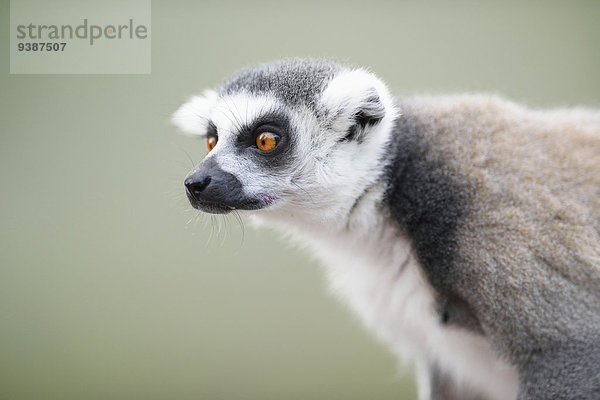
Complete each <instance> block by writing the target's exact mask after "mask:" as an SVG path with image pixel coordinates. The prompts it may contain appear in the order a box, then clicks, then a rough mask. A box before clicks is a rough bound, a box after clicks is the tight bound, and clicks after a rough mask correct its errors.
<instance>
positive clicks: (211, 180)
mask: <svg viewBox="0 0 600 400" xmlns="http://www.w3.org/2000/svg"><path fill="white" fill-rule="evenodd" d="M184 186H185V192H186V194H187V196H188V199H189V200H190V203H191V204H192V206H193V207H194V208H197V209H199V210H202V211H205V212H209V213H213V214H224V213H228V212H230V211H232V210H236V209H241V210H256V209H259V208H261V204H260V201H259V200H257V199H252V198H250V197H248V196H247V195H246V194H245V193H244V188H243V185H242V183H241V182H240V181H239V180H238V178H236V177H235V175H233V174H231V173H229V172H227V171H224V170H222V169H221V168H219V167H218V166H216V165H214V163H209V164H207V165H204V166H203V165H202V164H200V166H198V168H196V169H195V170H194V171H193V172H192V173H191V174H190V175H188V177H187V178H186V179H185V181H184Z"/></svg>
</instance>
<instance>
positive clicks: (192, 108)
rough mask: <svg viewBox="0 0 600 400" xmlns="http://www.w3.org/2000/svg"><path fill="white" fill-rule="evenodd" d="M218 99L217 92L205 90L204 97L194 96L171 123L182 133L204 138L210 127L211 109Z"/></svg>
mask: <svg viewBox="0 0 600 400" xmlns="http://www.w3.org/2000/svg"><path fill="white" fill-rule="evenodd" d="M216 99H217V92H215V91H214V90H205V91H204V92H203V93H202V96H193V97H191V98H190V99H189V100H188V101H187V102H186V103H184V104H183V105H182V106H181V107H179V109H178V110H177V111H175V113H174V114H173V116H172V117H171V122H173V124H174V125H175V126H177V127H178V128H179V129H181V131H182V132H184V133H187V134H189V135H194V136H204V135H205V134H206V128H207V127H208V117H209V113H210V109H211V108H212V106H213V105H214V103H215V101H216Z"/></svg>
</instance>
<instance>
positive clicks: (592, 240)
mask: <svg viewBox="0 0 600 400" xmlns="http://www.w3.org/2000/svg"><path fill="white" fill-rule="evenodd" d="M173 121H174V123H175V124H176V125H178V126H179V127H180V128H181V129H182V130H183V131H185V132H188V133H191V134H194V135H200V136H202V137H206V138H207V145H208V148H209V153H208V154H207V156H206V157H205V159H204V160H203V161H202V162H201V163H200V164H199V165H198V166H197V167H196V168H195V169H194V170H193V171H192V172H190V174H189V175H188V176H187V177H186V180H185V186H186V193H187V195H188V197H189V199H190V202H191V204H192V205H193V206H194V207H195V208H198V209H200V210H202V211H205V212H210V213H227V212H230V211H232V210H240V211H241V212H243V213H247V214H249V215H251V217H252V218H254V219H256V220H258V221H259V222H261V223H264V224H269V225H272V226H275V227H277V228H279V229H282V230H283V231H284V232H287V233H290V235H291V236H292V237H293V238H295V239H296V240H298V241H300V242H302V243H303V244H306V245H307V246H308V247H310V248H311V249H312V250H313V251H314V252H315V254H316V255H317V256H318V257H319V258H320V259H321V260H322V261H323V263H324V265H325V266H326V270H327V272H328V275H329V278H330V279H329V281H330V282H331V286H332V288H333V289H334V290H335V291H336V292H337V293H339V294H340V296H341V297H342V298H344V299H345V300H346V301H347V302H349V304H350V305H351V306H352V308H353V309H354V310H355V311H356V312H357V313H358V314H359V315H360V317H361V318H362V320H363V321H364V323H365V324H366V326H367V327H368V328H370V329H371V330H372V331H373V332H374V333H375V334H376V335H377V336H378V337H379V338H380V339H382V340H383V341H385V342H386V343H388V344H389V345H390V347H391V349H392V350H393V351H394V352H396V353H398V354H399V355H400V356H401V357H403V358H405V359H409V360H412V361H414V363H415V365H416V367H417V371H418V380H419V393H420V398H422V399H469V398H473V399H474V398H485V399H498V400H500V399H509V398H518V399H520V400H523V399H542V398H543V399H546V398H552V399H600V112H598V111H594V110H585V109H555V110H531V109H529V108H526V107H523V106H521V105H518V104H515V103H512V102H510V101H507V100H504V99H501V98H498V97H495V96H485V95H456V96H422V97H408V98H407V97H401V98H395V97H393V96H392V95H391V94H390V93H389V91H388V89H387V87H386V85H385V84H384V83H383V82H382V81H381V80H380V79H379V78H377V77H376V76H375V75H374V74H372V73H371V72H369V71H366V70H364V69H352V68H347V67H343V66H340V65H338V64H335V63H331V62H327V61H319V60H286V61H282V62H277V63H272V64H265V65H260V66H257V67H253V68H249V69H247V70H244V71H242V72H241V73H239V74H238V75H236V76H234V77H233V78H231V79H230V80H229V81H227V82H225V83H224V84H223V86H222V87H221V88H220V89H219V90H217V91H206V92H205V93H204V94H202V95H201V96H195V97H192V98H191V99H190V100H189V101H188V102H187V103H185V104H184V105H183V106H181V108H180V109H179V110H178V111H177V112H176V113H175V114H174V117H173Z"/></svg>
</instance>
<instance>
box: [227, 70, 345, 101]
mask: <svg viewBox="0 0 600 400" xmlns="http://www.w3.org/2000/svg"><path fill="white" fill-rule="evenodd" d="M343 69H344V68H343V67H341V66H340V65H338V64H335V63H333V62H330V61H325V60H314V59H290V60H283V61H279V62H276V63H269V64H261V65H258V66H255V67H251V68H247V69H245V70H243V71H241V72H240V73H239V74H237V75H235V76H234V77H233V78H231V79H230V80H228V81H227V82H225V84H224V85H223V86H222V87H221V90H220V91H219V94H220V95H229V94H233V93H237V92H240V91H246V92H250V93H252V94H255V95H259V94H269V95H274V96H276V97H277V98H278V99H279V100H281V101H283V102H284V103H286V104H290V105H299V104H304V105H307V106H309V107H314V105H315V102H316V100H317V97H318V96H319V95H320V94H321V92H322V90H323V88H324V86H325V85H326V84H327V83H328V82H329V81H330V80H331V78H333V77H334V75H335V74H336V73H338V72H339V71H341V70H343Z"/></svg>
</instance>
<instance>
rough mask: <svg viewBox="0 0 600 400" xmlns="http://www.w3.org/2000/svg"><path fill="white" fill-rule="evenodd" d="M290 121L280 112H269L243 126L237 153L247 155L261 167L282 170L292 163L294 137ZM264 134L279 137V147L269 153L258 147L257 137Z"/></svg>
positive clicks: (240, 131)
mask: <svg viewBox="0 0 600 400" xmlns="http://www.w3.org/2000/svg"><path fill="white" fill-rule="evenodd" d="M291 129H292V128H291V123H290V119H289V118H288V116H287V115H286V114H283V113H280V112H269V113H265V114H263V115H261V116H260V117H258V118H256V119H255V120H254V121H252V122H251V123H250V124H247V125H242V126H241V127H240V128H239V130H238V133H237V140H236V153H237V154H239V155H242V154H244V155H246V156H249V157H252V159H253V160H254V161H255V162H256V163H257V164H260V165H261V166H265V167H273V168H281V167H284V166H285V165H286V164H289V162H290V156H291V153H292V151H291V150H292V144H293V135H292V132H291ZM264 132H270V133H274V134H276V135H277V136H279V143H278V144H277V147H275V149H273V150H272V151H269V152H267V153H265V152H261V151H260V150H259V149H258V148H257V147H256V137H257V136H258V135H260V134H261V133H264Z"/></svg>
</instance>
